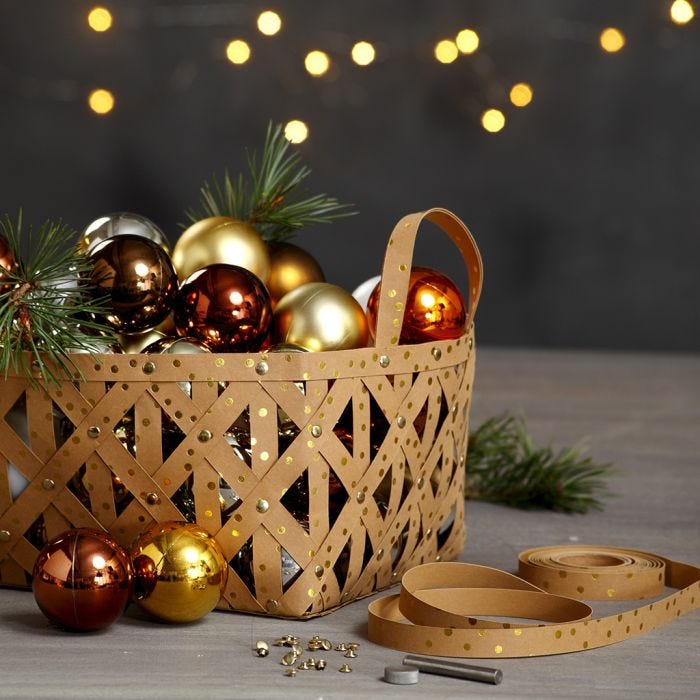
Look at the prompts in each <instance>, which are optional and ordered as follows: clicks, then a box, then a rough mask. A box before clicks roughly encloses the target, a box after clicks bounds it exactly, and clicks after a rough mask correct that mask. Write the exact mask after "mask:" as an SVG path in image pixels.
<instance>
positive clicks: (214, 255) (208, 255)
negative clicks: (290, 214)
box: [172, 216, 270, 283]
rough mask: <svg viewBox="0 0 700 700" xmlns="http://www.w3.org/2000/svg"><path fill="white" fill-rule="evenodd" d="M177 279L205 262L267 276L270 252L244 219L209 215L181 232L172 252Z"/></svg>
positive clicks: (188, 274) (263, 276)
mask: <svg viewBox="0 0 700 700" xmlns="http://www.w3.org/2000/svg"><path fill="white" fill-rule="evenodd" d="M172 261H173V265H175V269H176V270H177V275H178V278H179V279H180V281H182V280H185V279H187V278H188V277H189V276H190V275H191V274H192V273H193V272H196V271H197V270H200V269H201V268H203V267H207V266H208V265H215V264H218V263H225V264H227V265H238V266H239V267H244V268H245V269H246V270H249V271H250V272H252V273H253V274H254V275H256V276H257V277H259V278H260V279H261V280H262V282H263V283H266V282H267V279H268V277H269V276H270V254H269V253H268V250H267V245H266V243H265V241H263V239H262V238H261V237H260V234H259V233H258V232H257V231H256V230H255V229H254V228H253V227H252V226H251V225H250V224H248V223H246V222H245V221H238V220H237V219H231V218H230V217H228V216H211V217H209V218H208V219H202V220H201V221H197V223H194V224H192V226H190V227H189V228H188V229H186V230H185V231H183V233H182V235H181V236H180V238H179V239H178V241H177V243H176V244H175V247H174V248H173V254H172Z"/></svg>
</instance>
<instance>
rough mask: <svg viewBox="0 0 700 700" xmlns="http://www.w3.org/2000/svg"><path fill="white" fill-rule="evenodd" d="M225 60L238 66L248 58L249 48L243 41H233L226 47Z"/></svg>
mask: <svg viewBox="0 0 700 700" xmlns="http://www.w3.org/2000/svg"><path fill="white" fill-rule="evenodd" d="M226 58H228V60H229V61H231V63H234V64H236V65H237V66H240V65H242V64H243V63H245V62H246V61H247V60H248V59H249V58H250V46H248V43H247V42H245V41H243V39H234V40H233V41H230V42H229V44H228V46H227V47H226Z"/></svg>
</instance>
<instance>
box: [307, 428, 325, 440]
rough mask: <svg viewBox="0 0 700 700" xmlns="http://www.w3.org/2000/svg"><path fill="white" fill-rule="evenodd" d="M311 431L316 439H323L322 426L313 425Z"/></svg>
mask: <svg viewBox="0 0 700 700" xmlns="http://www.w3.org/2000/svg"><path fill="white" fill-rule="evenodd" d="M310 431H311V434H312V435H313V436H314V437H315V438H317V437H321V435H322V434H323V428H322V427H321V426H320V425H312V426H311V428H310Z"/></svg>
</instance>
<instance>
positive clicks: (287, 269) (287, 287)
mask: <svg viewBox="0 0 700 700" xmlns="http://www.w3.org/2000/svg"><path fill="white" fill-rule="evenodd" d="M269 247H270V277H269V279H268V281H267V289H268V291H269V292H270V297H271V299H272V305H273V306H275V305H276V304H277V302H278V301H279V300H280V299H281V298H282V297H283V296H284V295H285V294H287V293H288V292H291V291H292V290H294V289H296V288H297V287H301V285H302V284H307V283H308V282H325V281H326V278H325V277H324V275H323V270H322V269H321V266H320V265H319V264H318V262H316V260H315V259H314V257H313V256H312V255H311V254H310V253H307V252H306V251H305V250H304V249H303V248H300V247H299V246H297V245H294V244H293V243H286V242H283V243H271V244H270V246H269Z"/></svg>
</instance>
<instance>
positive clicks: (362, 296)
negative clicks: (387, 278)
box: [352, 275, 382, 309]
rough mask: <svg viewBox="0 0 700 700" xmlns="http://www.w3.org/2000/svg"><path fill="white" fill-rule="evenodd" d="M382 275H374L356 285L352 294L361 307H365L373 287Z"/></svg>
mask: <svg viewBox="0 0 700 700" xmlns="http://www.w3.org/2000/svg"><path fill="white" fill-rule="evenodd" d="M381 280H382V276H381V275H375V276H374V277H370V278H369V279H368V280H365V281H364V282H363V283H362V284H360V285H358V287H357V288H356V289H355V291H354V292H353V293H352V295H353V296H354V297H355V299H356V300H357V303H358V304H359V305H360V306H361V307H362V308H363V309H367V302H368V301H369V297H370V295H371V294H372V292H373V290H374V288H375V287H376V286H377V285H378V284H379V283H380V282H381Z"/></svg>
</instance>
